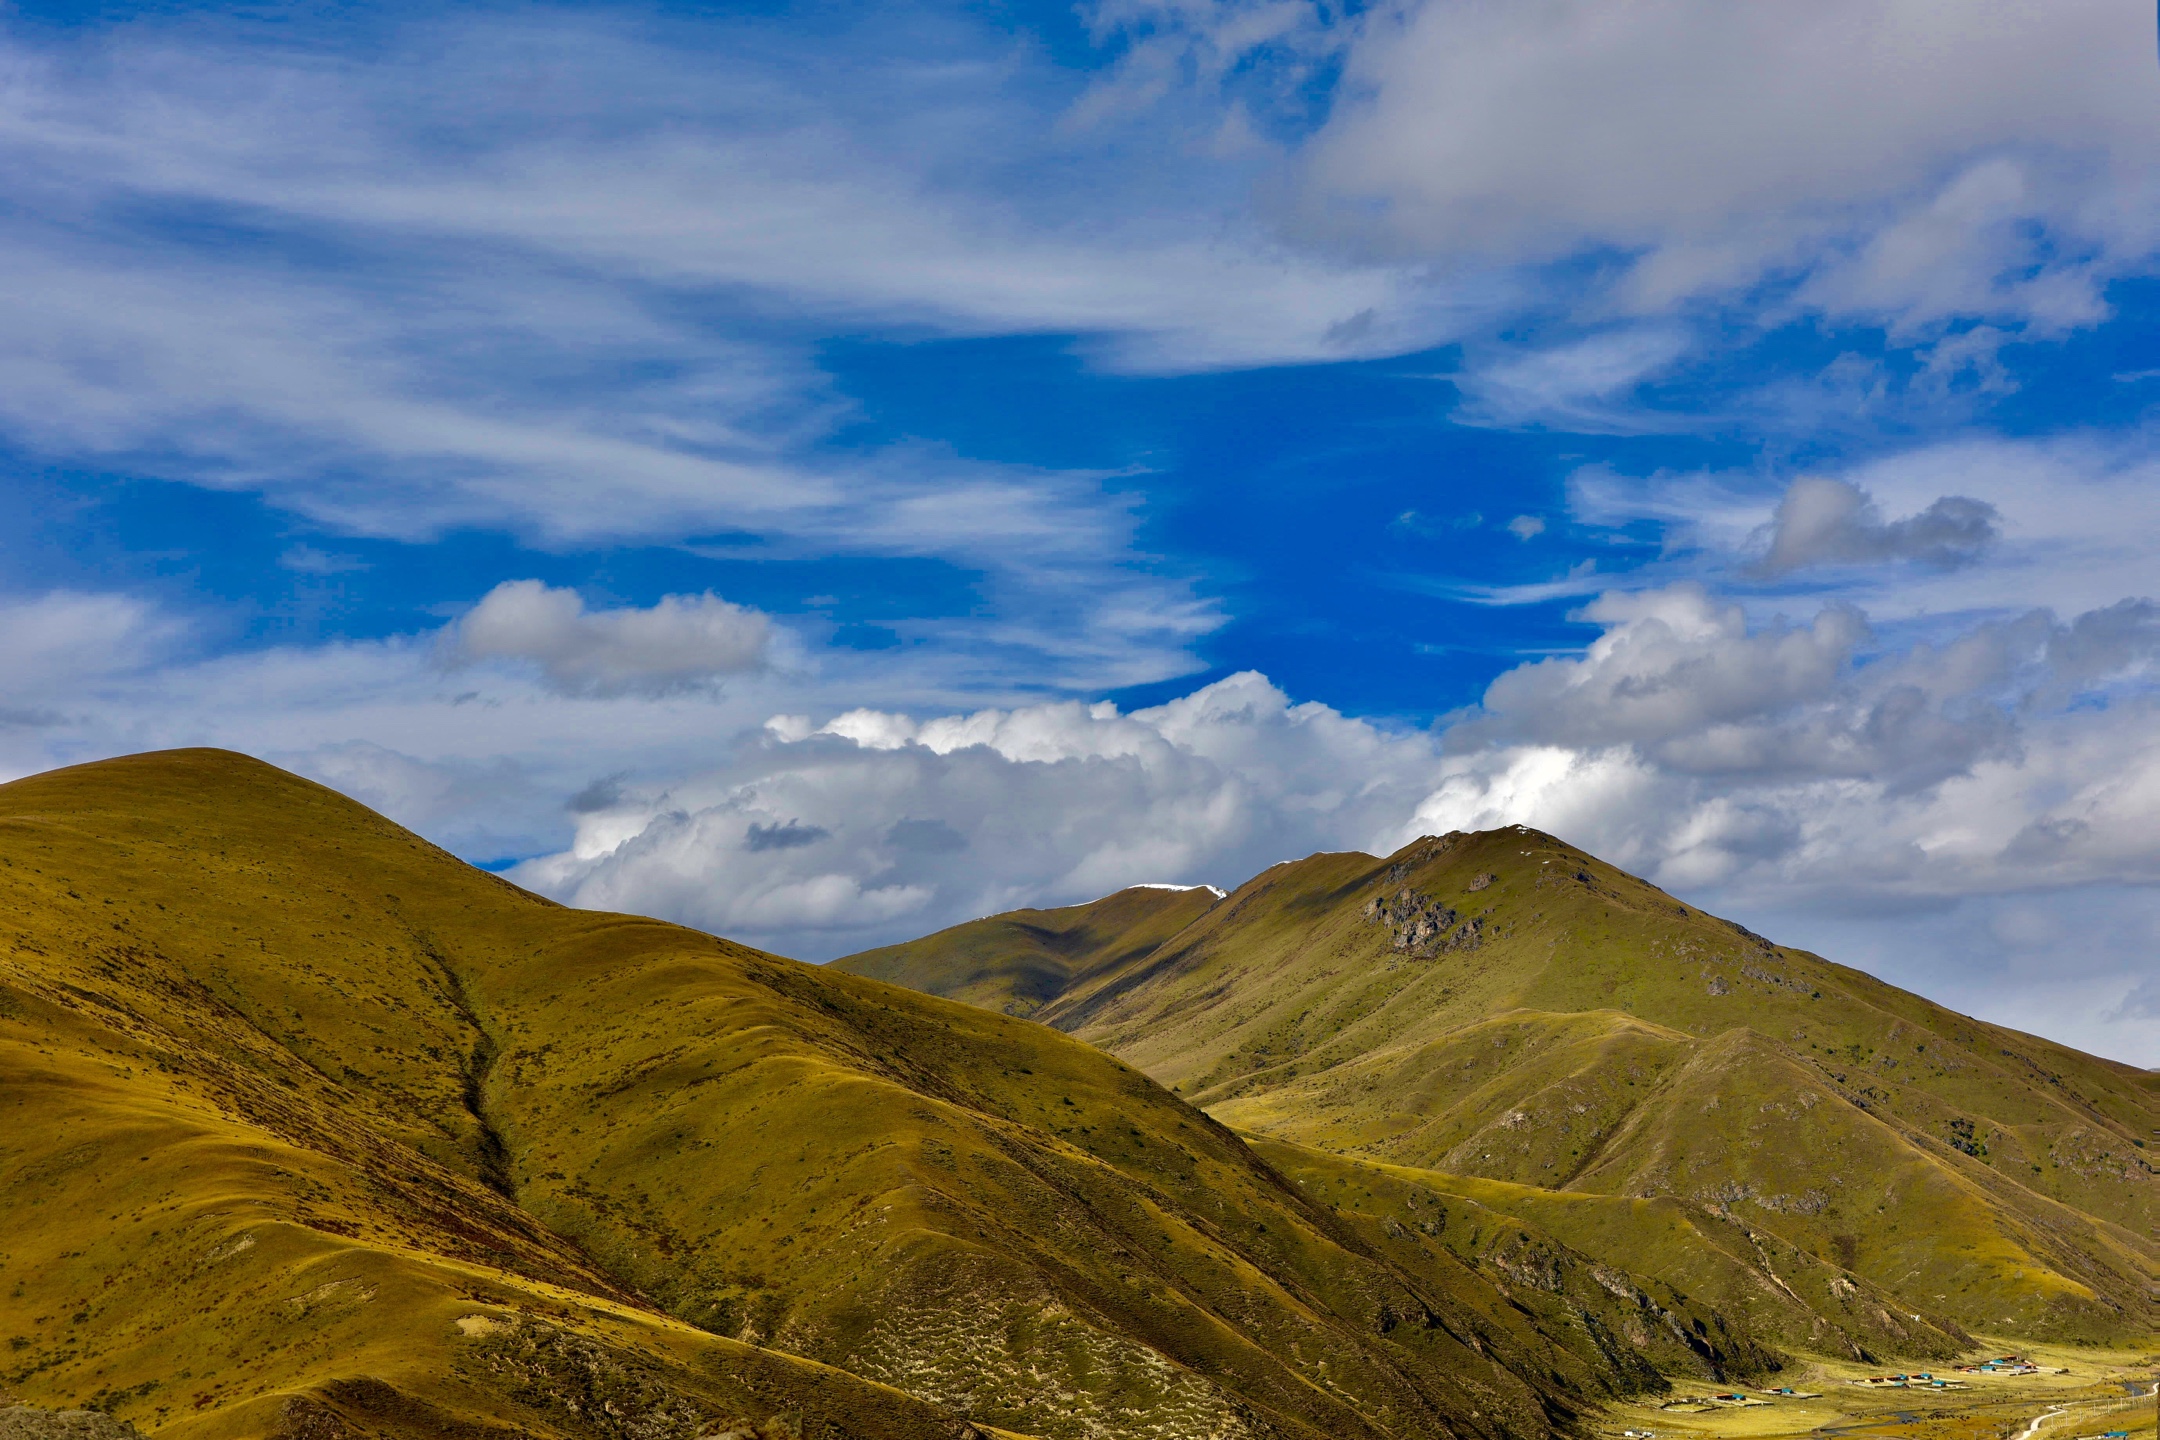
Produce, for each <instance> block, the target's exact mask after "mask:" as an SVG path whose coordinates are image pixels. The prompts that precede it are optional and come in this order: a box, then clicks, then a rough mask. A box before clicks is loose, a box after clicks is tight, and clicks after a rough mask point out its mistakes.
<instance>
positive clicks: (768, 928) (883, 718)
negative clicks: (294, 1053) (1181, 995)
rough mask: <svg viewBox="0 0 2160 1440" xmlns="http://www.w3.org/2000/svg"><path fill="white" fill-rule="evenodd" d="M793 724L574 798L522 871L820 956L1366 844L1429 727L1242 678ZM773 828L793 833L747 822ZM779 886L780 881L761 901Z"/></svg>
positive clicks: (550, 886) (1429, 745)
mask: <svg viewBox="0 0 2160 1440" xmlns="http://www.w3.org/2000/svg"><path fill="white" fill-rule="evenodd" d="M793 734H800V729H799V727H797V726H795V725H793V724H789V723H783V724H781V725H777V726H771V727H768V728H767V729H766V730H765V731H764V732H763V734H762V735H760V736H758V737H756V738H754V739H752V740H749V741H746V742H744V743H743V744H742V745H740V746H739V747H738V748H737V750H736V751H735V753H734V755H733V756H732V757H731V759H730V761H729V763H728V764H727V765H725V766H724V767H722V768H719V769H716V770H712V771H710V772H708V773H705V774H702V775H698V776H695V777H692V778H687V779H677V780H672V781H670V782H669V783H668V784H667V785H666V786H665V788H664V790H662V789H658V788H655V789H653V790H650V791H646V792H642V793H638V794H634V795H629V794H626V795H625V796H624V798H623V799H622V800H621V802H620V803H619V804H618V805H616V806H613V807H610V808H609V809H607V810H604V811H599V812H594V813H590V814H586V815H581V816H579V817H578V836H577V839H576V840H575V841H574V842H573V843H572V844H571V845H570V846H569V847H568V848H567V849H566V850H564V851H563V852H562V853H560V854H558V855H556V856H553V857H550V858H546V859H542V860H537V861H534V862H531V863H530V864H528V865H527V866H525V867H522V868H521V869H520V870H519V871H517V872H515V874H516V877H517V878H519V879H521V880H523V881H524V882H525V883H527V884H533V885H536V886H538V887H540V888H542V889H544V890H546V891H547V892H549V893H551V894H555V895H558V896H561V897H563V898H567V899H571V900H573V901H574V902H575V903H578V904H581V905H594V906H603V907H609V908H619V909H630V910H640V911H648V912H656V913H662V914H668V915H674V916H677V917H679V918H684V919H688V920H690V921H692V923H696V924H700V925H703V926H706V927H707V928H710V929H714V930H717V931H720V932H722V933H728V934H734V935H738V936H741V937H742V938H745V939H749V940H752V941H753V942H756V943H763V944H768V945H775V946H781V947H784V948H788V949H791V950H793V951H794V952H795V953H809V954H814V955H820V956H822V955H830V954H836V953H839V952H841V951H843V950H847V949H852V948H858V947H859V946H864V945H869V944H873V943H879V942H882V941H884V940H889V939H896V938H903V937H904V936H905V935H908V934H915V933H921V932H924V931H927V930H930V929H935V928H937V927H938V926H941V925H947V924H951V923H954V922H955V921H958V920H965V919H969V918H972V917H973V916H976V915H981V914H987V913H990V912H992V911H996V910H1002V909H1009V908H1012V907H1014V906H1017V905H1023V904H1044V903H1049V904H1056V903H1069V902H1073V901H1079V900H1087V899H1092V898H1094V897H1095V896H1097V895H1101V894H1105V893H1107V892H1109V891H1111V890H1115V889H1118V888H1121V887H1123V886H1126V885H1131V884H1139V883H1145V882H1167V883H1188V884H1200V883H1210V882H1222V881H1225V880H1229V881H1235V880H1239V879H1242V878H1243V877H1244V876H1245V875H1247V874H1250V873H1253V872H1255V871H1258V870H1259V869H1261V868H1262V867H1263V866H1265V865H1267V864H1270V863H1272V862H1274V861H1276V860H1279V859H1281V858H1282V857H1283V855H1285V854H1288V853H1304V851H1306V850H1310V849H1313V848H1316V847H1328V848H1338V849H1340V848H1349V847H1353V846H1356V845H1360V844H1364V843H1368V842H1369V840H1370V838H1371V837H1372V836H1374V835H1376V834H1378V833H1380V832H1381V831H1382V830H1384V829H1385V828H1386V827H1387V826H1388V825H1390V824H1391V823H1393V822H1394V821H1395V820H1396V819H1397V818H1399V817H1400V816H1401V815H1404V814H1407V813H1408V811H1409V808H1410V807H1411V806H1414V805H1415V803H1416V800H1417V796H1418V795H1419V794H1420V793H1421V786H1422V785H1423V784H1424V783H1425V781H1426V779H1427V778H1428V777H1429V775H1430V773H1431V767H1432V765H1433V764H1434V762H1435V760H1436V759H1437V751H1436V748H1435V746H1434V744H1433V742H1432V740H1431V739H1430V737H1427V736H1423V735H1420V734H1415V733H1412V734H1408V735H1395V734H1390V733H1388V732H1385V731H1382V730H1379V729H1377V728H1375V727H1373V726H1371V725H1368V724H1366V723H1364V722H1361V721H1356V720H1350V719H1346V718H1344V717H1343V716H1341V715H1339V714H1337V713H1336V712H1334V711H1332V710H1329V709H1328V708H1326V707H1324V706H1319V705H1293V704H1291V703H1290V702H1289V700H1288V698H1287V697H1286V696H1284V695H1283V694H1282V693H1281V692H1280V691H1279V690H1277V689H1276V688H1275V687H1273V686H1272V685H1269V684H1268V683H1267V682H1266V681H1264V680H1263V679H1261V678H1260V677H1259V676H1256V675H1240V676H1234V677H1232V678H1230V679H1228V680H1224V681H1221V682H1218V683H1217V684H1214V685H1211V686H1208V687H1206V688H1205V689H1202V690H1200V691H1197V692H1195V693H1194V694H1192V695H1190V696H1187V697H1185V698H1184V699H1181V700H1177V701H1174V702H1172V703H1170V704H1168V705H1164V706H1160V707H1156V708H1153V709H1147V710H1139V711H1135V712H1132V713H1130V714H1125V713H1121V712H1119V711H1118V710H1117V709H1116V708H1115V707H1113V706H1110V705H1106V704H1096V705H1081V704H1078V703H1060V704H1052V705H1035V706H1026V707H1022V708H1019V709H1014V710H984V711H976V712H972V713H968V714H958V715H944V716H938V717H934V718H931V719H929V720H925V721H916V720H912V719H910V718H908V717H907V716H904V715H898V714H893V713H889V712H874V711H860V710H858V711H853V712H849V713H846V714H843V715H840V716H838V717H836V718H835V719H833V720H832V721H830V722H828V723H827V724H826V725H825V726H824V727H822V729H821V730H820V731H819V732H818V733H816V734H813V735H809V736H806V737H803V738H800V739H793V740H790V739H787V738H785V737H786V736H788V735H793ZM781 833H786V834H790V835H794V836H801V837H806V838H804V839H802V840H800V841H799V842H798V843H792V844H787V845H778V844H773V843H770V842H769V840H768V841H767V842H765V843H760V841H759V839H758V838H757V837H760V836H763V837H771V836H773V835H775V834H781ZM780 893H785V894H787V895H789V896H792V897H793V898H792V899H791V900H789V901H788V902H787V904H786V905H785V906H781V907H778V908H776V902H774V901H773V900H772V899H771V898H770V897H771V896H773V895H775V894H780ZM818 897H823V898H824V899H826V900H829V901H830V905H829V907H828V908H826V909H824V910H817V909H815V908H814V906H813V905H812V901H813V900H814V899H817V898H818Z"/></svg>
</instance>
